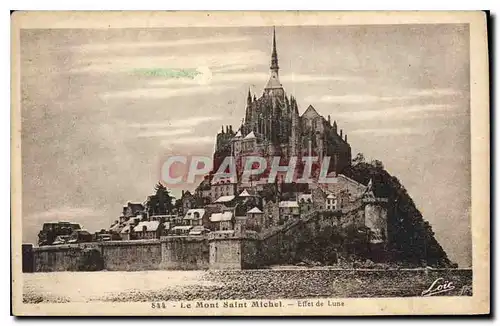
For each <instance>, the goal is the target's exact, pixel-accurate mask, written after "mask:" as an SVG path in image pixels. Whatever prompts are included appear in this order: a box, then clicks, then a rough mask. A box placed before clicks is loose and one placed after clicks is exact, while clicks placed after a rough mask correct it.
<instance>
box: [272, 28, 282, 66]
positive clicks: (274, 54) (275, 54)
mask: <svg viewBox="0 0 500 326" xmlns="http://www.w3.org/2000/svg"><path fill="white" fill-rule="evenodd" d="M279 68H280V67H279V66H278V52H277V51H276V28H275V27H274V26H273V52H272V54H271V70H276V71H278V70H279Z"/></svg>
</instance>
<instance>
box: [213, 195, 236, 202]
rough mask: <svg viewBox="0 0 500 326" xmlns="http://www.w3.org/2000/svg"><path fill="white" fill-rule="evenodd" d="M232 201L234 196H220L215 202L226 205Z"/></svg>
mask: <svg viewBox="0 0 500 326" xmlns="http://www.w3.org/2000/svg"><path fill="white" fill-rule="evenodd" d="M233 199H234V196H220V197H219V198H218V199H217V200H216V201H215V202H216V203H227V202H230V201H231V200H233Z"/></svg>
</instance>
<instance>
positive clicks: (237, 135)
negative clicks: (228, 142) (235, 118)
mask: <svg viewBox="0 0 500 326" xmlns="http://www.w3.org/2000/svg"><path fill="white" fill-rule="evenodd" d="M240 137H241V131H240V130H238V132H237V133H236V135H235V136H234V138H240Z"/></svg>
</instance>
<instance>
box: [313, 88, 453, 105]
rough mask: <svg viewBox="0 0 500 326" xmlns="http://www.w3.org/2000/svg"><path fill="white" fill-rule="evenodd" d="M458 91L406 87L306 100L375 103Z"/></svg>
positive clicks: (450, 94)
mask: <svg viewBox="0 0 500 326" xmlns="http://www.w3.org/2000/svg"><path fill="white" fill-rule="evenodd" d="M460 94H462V93H461V92H460V91H457V90H454V89H449V88H437V89H407V90H400V91H399V92H398V94H394V95H372V94H346V95H322V96H308V97H306V99H305V100H306V101H307V102H313V103H338V104H359V103H377V102H392V101H405V100H413V99H419V98H425V97H431V98H436V97H443V96H452V95H460Z"/></svg>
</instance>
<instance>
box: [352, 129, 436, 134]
mask: <svg viewBox="0 0 500 326" xmlns="http://www.w3.org/2000/svg"><path fill="white" fill-rule="evenodd" d="M350 133H351V134H369V135H423V134H425V133H426V131H425V130H422V129H416V128H379V129H355V130H352V131H351V132H350Z"/></svg>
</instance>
